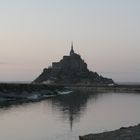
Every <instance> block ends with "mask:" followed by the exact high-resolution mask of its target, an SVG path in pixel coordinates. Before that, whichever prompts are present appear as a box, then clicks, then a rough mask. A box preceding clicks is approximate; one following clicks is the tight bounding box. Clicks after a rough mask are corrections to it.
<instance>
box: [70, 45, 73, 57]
mask: <svg viewBox="0 0 140 140" xmlns="http://www.w3.org/2000/svg"><path fill="white" fill-rule="evenodd" d="M73 54H74V50H73V42H71V51H70V56H71V55H73Z"/></svg>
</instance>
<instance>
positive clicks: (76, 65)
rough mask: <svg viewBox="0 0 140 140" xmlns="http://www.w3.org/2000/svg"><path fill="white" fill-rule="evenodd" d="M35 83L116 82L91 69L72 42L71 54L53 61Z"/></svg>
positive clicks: (89, 83) (82, 83) (81, 83)
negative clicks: (77, 52)
mask: <svg viewBox="0 0 140 140" xmlns="http://www.w3.org/2000/svg"><path fill="white" fill-rule="evenodd" d="M33 83H40V84H41V83H42V84H62V85H72V84H77V85H91V84H92V85H95V84H96V85H97V84H113V83H114V82H113V80H112V79H108V78H104V77H102V76H100V75H98V73H96V72H92V71H90V70H89V69H88V68H87V64H86V63H85V62H84V60H83V59H82V58H81V56H80V55H79V54H76V53H75V52H74V49H73V43H72V44H71V50H70V54H69V55H68V56H63V59H62V60H60V61H59V62H53V63H52V66H51V67H49V68H45V69H44V70H43V72H42V73H41V75H40V76H39V77H38V78H37V79H35V80H34V82H33Z"/></svg>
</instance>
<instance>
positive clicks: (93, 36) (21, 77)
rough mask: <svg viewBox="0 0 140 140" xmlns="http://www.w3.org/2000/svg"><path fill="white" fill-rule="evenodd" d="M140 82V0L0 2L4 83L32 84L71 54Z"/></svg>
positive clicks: (108, 74) (107, 74)
mask: <svg viewBox="0 0 140 140" xmlns="http://www.w3.org/2000/svg"><path fill="white" fill-rule="evenodd" d="M72 40H73V42H74V49H75V51H76V53H79V54H81V56H82V58H83V59H84V60H85V61H86V62H87V63H88V67H89V69H90V70H92V71H97V72H98V73H99V74H101V75H103V76H105V77H109V78H112V79H113V80H114V81H116V82H118V81H126V82H140V0H0V81H32V80H34V79H35V78H36V77H37V76H38V75H39V74H40V73H41V72H42V70H43V68H45V67H48V66H50V65H51V63H52V62H54V61H59V60H60V59H61V58H62V56H63V55H68V54H69V51H70V44H71V41H72Z"/></svg>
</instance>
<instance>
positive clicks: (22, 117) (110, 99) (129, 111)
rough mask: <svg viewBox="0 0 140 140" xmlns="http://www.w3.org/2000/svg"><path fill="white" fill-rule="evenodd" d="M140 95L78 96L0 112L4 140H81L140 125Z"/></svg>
mask: <svg viewBox="0 0 140 140" xmlns="http://www.w3.org/2000/svg"><path fill="white" fill-rule="evenodd" d="M139 107H140V94H130V93H129V94H128V93H123V94H121V93H98V94H97V93H75V94H70V95H63V96H59V97H55V98H51V99H47V100H45V101H42V102H39V103H30V104H23V105H18V106H11V107H7V108H1V109H0V140H26V139H27V140H78V136H79V135H84V134H88V133H97V132H103V131H106V130H114V129H117V128H120V127H121V126H129V125H135V124H138V123H140V109H139Z"/></svg>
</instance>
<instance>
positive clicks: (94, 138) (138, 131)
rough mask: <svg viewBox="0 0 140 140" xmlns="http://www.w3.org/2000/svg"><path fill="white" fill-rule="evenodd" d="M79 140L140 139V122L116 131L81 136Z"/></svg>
mask: <svg viewBox="0 0 140 140" xmlns="http://www.w3.org/2000/svg"><path fill="white" fill-rule="evenodd" d="M79 140H140V124H139V125H137V126H133V127H126V128H125V127H122V128H120V129H118V130H115V131H110V132H104V133H100V134H89V135H86V136H80V137H79Z"/></svg>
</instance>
